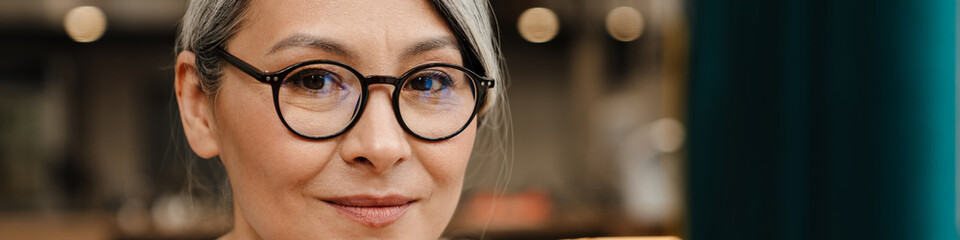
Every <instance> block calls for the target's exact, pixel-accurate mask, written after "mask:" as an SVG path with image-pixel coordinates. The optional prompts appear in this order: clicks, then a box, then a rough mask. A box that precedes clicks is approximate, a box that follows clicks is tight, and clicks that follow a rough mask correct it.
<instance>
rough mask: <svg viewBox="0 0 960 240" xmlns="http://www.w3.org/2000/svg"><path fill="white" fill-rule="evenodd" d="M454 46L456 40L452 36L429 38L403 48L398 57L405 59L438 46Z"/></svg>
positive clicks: (438, 47)
mask: <svg viewBox="0 0 960 240" xmlns="http://www.w3.org/2000/svg"><path fill="white" fill-rule="evenodd" d="M456 46H457V44H456V41H455V40H454V39H453V37H448V36H443V37H435V38H429V39H426V40H423V41H420V42H417V43H416V44H414V45H412V46H410V47H409V48H407V49H406V50H404V51H403V53H401V54H400V58H401V59H407V58H411V57H413V56H416V55H419V54H423V53H426V52H429V51H432V50H435V49H440V48H447V47H453V48H454V49H456V48H457V47H456Z"/></svg>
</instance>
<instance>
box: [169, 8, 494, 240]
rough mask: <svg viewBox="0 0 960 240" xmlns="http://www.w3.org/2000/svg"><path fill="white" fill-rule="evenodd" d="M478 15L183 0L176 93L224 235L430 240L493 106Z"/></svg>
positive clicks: (484, 17)
mask: <svg viewBox="0 0 960 240" xmlns="http://www.w3.org/2000/svg"><path fill="white" fill-rule="evenodd" d="M490 18H491V17H490V13H489V11H488V6H487V3H486V2H485V1H480V0H477V1H464V0H436V1H426V0H419V1H389V2H386V1H380V0H362V1H361V0H351V1H332V0H331V1H325V0H270V1H267V0H251V1H244V0H194V1H192V2H191V4H190V6H189V9H188V11H187V13H186V15H185V16H184V18H183V23H182V27H181V32H180V34H179V37H178V41H177V51H178V52H179V54H178V57H177V61H176V67H175V69H176V78H175V88H176V96H177V101H178V104H179V109H180V116H181V121H182V123H183V128H184V132H185V133H186V137H187V140H188V142H189V144H190V147H191V148H192V149H193V151H194V152H196V153H197V155H199V156H200V157H203V158H213V157H219V158H220V160H221V161H222V162H223V165H224V167H225V169H226V172H227V175H228V177H229V181H230V186H231V190H232V197H233V206H234V227H233V229H232V230H231V231H229V232H228V233H227V234H226V235H224V236H223V237H222V238H223V239H261V238H262V239H316V238H322V239H368V238H380V239H436V238H438V237H439V236H440V235H441V234H442V232H443V230H444V228H445V227H446V225H447V223H448V222H449V221H450V218H451V216H452V215H453V212H454V209H455V208H456V205H457V202H458V199H459V197H460V192H461V188H462V186H463V179H464V173H465V169H466V166H467V162H468V160H469V158H470V154H471V151H472V148H473V146H474V140H475V139H476V138H477V135H478V130H479V129H480V126H484V125H490V124H488V123H482V122H483V120H490V119H497V118H498V116H489V115H491V114H498V111H502V109H503V106H502V105H500V104H501V103H503V102H504V101H502V99H503V93H504V91H503V86H504V85H505V84H503V82H502V79H501V76H502V75H501V72H502V70H501V69H502V68H501V65H500V61H499V58H498V54H499V53H498V50H497V47H496V46H495V42H496V39H495V38H494V35H493V30H492V28H491V21H490ZM498 99H501V100H498ZM481 119H483V120H481Z"/></svg>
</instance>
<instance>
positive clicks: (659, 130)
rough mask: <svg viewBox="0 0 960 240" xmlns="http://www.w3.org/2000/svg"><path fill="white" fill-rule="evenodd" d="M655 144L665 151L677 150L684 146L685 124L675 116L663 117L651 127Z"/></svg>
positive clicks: (658, 148)
mask: <svg viewBox="0 0 960 240" xmlns="http://www.w3.org/2000/svg"><path fill="white" fill-rule="evenodd" d="M650 128H651V129H650V135H651V136H650V137H651V138H652V142H653V146H654V147H656V148H657V150H659V151H661V152H665V153H669V152H674V151H677V149H680V147H681V146H683V141H684V137H685V134H686V133H685V130H684V128H683V124H680V122H679V121H677V120H676V119H673V118H661V119H658V120H657V121H655V122H653V124H652V125H651V127H650Z"/></svg>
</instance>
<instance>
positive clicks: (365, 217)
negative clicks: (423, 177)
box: [322, 195, 417, 227]
mask: <svg viewBox="0 0 960 240" xmlns="http://www.w3.org/2000/svg"><path fill="white" fill-rule="evenodd" d="M322 201H323V202H325V203H327V204H330V206H333V207H334V208H336V209H337V211H338V212H340V213H341V214H343V215H346V216H347V217H348V218H350V219H351V220H353V221H356V222H359V223H361V224H364V225H367V226H371V227H383V226H386V225H390V224H391V223H393V222H395V221H397V219H400V217H402V216H403V214H404V213H406V211H407V208H408V207H410V205H412V204H413V203H416V202H417V200H415V199H411V198H407V197H403V196H397V195H391V196H386V197H373V196H350V197H342V198H331V199H322Z"/></svg>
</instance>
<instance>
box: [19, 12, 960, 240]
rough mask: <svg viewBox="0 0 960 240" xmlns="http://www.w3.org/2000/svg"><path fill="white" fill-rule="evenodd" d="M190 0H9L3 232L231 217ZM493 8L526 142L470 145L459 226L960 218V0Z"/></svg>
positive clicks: (208, 230)
mask: <svg viewBox="0 0 960 240" xmlns="http://www.w3.org/2000/svg"><path fill="white" fill-rule="evenodd" d="M187 4H188V1H187V0H0V73H2V74H0V239H209V238H215V237H217V236H220V235H222V234H223V233H224V232H225V231H227V230H228V229H229V228H230V227H231V224H232V219H231V217H232V212H231V211H232V209H231V207H230V204H229V202H228V201H229V199H225V198H224V197H223V196H222V195H223V194H222V193H224V191H228V189H225V188H228V187H227V186H218V185H217V184H215V183H216V182H218V181H219V180H222V179H224V178H225V172H224V170H223V166H222V165H220V164H219V163H217V161H213V160H202V159H199V158H198V157H197V156H195V155H194V153H193V152H192V151H191V150H190V148H189V147H188V145H187V144H186V140H185V138H184V136H183V130H182V129H181V126H180V119H179V113H178V112H177V107H176V99H175V97H174V95H173V77H174V74H173V73H174V72H173V63H174V60H175V56H176V53H175V52H174V46H173V45H174V39H175V35H176V31H177V26H178V23H179V21H180V18H181V17H182V16H183V14H184V11H185V10H186V7H187ZM491 7H492V10H493V12H494V13H495V15H496V20H497V23H498V26H499V36H500V41H501V46H502V51H503V55H504V58H505V61H506V64H507V70H508V74H509V79H508V80H509V82H508V84H509V87H508V89H507V95H508V97H509V103H510V105H509V107H510V108H509V111H510V112H511V119H512V139H511V141H510V142H509V144H508V145H509V146H510V151H509V154H508V156H507V157H503V156H499V155H496V156H490V155H484V154H474V156H473V157H472V159H471V161H470V165H469V166H468V172H467V176H466V180H465V186H464V189H463V195H462V197H461V200H460V203H459V205H458V209H457V212H456V213H455V215H454V217H453V220H452V222H451V223H450V225H449V226H448V228H447V230H446V233H445V235H444V236H445V237H448V238H450V239H570V238H593V237H627V236H630V237H637V239H647V238H639V237H650V238H649V239H906V238H909V239H958V236H960V235H958V232H957V229H958V225H957V223H958V221H957V219H958V218H960V212H958V211H957V206H958V198H957V183H958V181H960V180H957V179H960V178H957V176H958V175H957V172H958V168H957V167H958V165H957V164H956V162H957V157H956V150H955V149H956V146H957V142H956V134H957V128H956V113H957V104H956V90H957V84H956V76H957V72H956V69H957V61H956V56H957V52H958V51H957V48H956V45H957V24H956V23H957V20H956V19H957V12H958V10H957V9H958V8H957V4H956V2H955V1H946V0H931V1H909V0H878V1H874V2H871V3H861V2H857V1H845V0H841V1H830V0H814V1H805V0H786V1H763V0H590V1H587V0H515V1H506V0H492V1H491ZM191 175H192V176H200V177H197V178H193V177H188V176H191Z"/></svg>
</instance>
